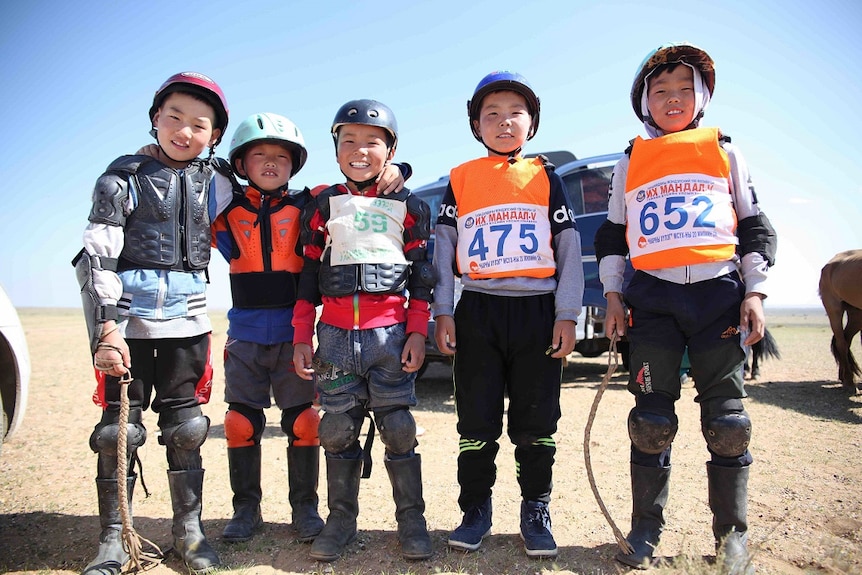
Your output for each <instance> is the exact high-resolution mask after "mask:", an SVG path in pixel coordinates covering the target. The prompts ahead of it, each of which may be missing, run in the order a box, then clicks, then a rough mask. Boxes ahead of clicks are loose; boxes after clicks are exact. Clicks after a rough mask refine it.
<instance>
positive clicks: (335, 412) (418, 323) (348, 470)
mask: <svg viewBox="0 0 862 575" xmlns="http://www.w3.org/2000/svg"><path fill="white" fill-rule="evenodd" d="M331 132H332V137H333V139H334V142H335V149H336V158H337V160H338V165H339V167H340V168H341V172H342V173H343V174H344V176H345V177H346V178H347V182H346V183H344V184H339V185H336V186H332V187H330V188H328V189H327V190H324V191H323V192H321V193H320V195H319V196H318V197H317V198H316V201H315V202H314V203H313V204H312V205H310V206H309V207H308V208H306V209H305V210H303V213H302V218H301V226H302V228H301V232H300V233H301V235H300V241H301V244H302V253H303V256H304V263H303V268H302V273H301V276H300V282H299V293H298V297H297V302H296V306H295V308H294V316H293V326H294V330H295V332H294V340H293V343H294V364H295V367H296V372H297V374H299V375H300V376H301V377H304V378H305V379H309V380H310V379H312V378H316V385H317V391H318V393H319V396H320V404H321V406H322V407H323V409H324V411H325V415H324V416H323V418H322V419H321V421H320V427H319V436H320V444H321V445H322V446H323V448H324V450H325V454H326V470H327V484H328V494H329V497H328V504H329V511H330V512H329V517H328V519H327V521H326V526H325V527H324V528H323V531H321V532H320V535H318V536H317V538H316V539H315V540H314V543H313V544H312V546H311V556H312V557H313V558H315V559H318V560H320V561H333V560H335V559H337V558H338V557H339V555H341V553H342V552H343V550H344V548H345V546H346V545H347V544H348V543H350V542H351V541H352V540H353V539H354V538H355V537H356V518H357V515H358V513H359V504H358V497H359V479H360V474H361V468H362V463H363V459H362V456H363V452H362V449H361V447H360V444H359V439H358V438H359V434H360V429H361V427H362V422H363V419H364V418H365V417H366V416H368V414H369V412H370V413H373V414H374V421H375V423H376V425H377V429H378V430H379V431H380V438H381V440H382V441H383V443H384V445H385V447H386V458H385V465H386V470H387V472H388V473H389V478H390V480H391V482H392V493H393V498H394V499H395V506H396V508H395V517H396V519H397V521H398V538H399V541H400V542H401V551H402V554H403V555H404V557H405V558H408V559H427V558H428V557H430V556H431V555H432V553H433V550H432V547H431V539H430V537H429V535H428V530H427V528H426V524H425V517H424V511H425V502H424V499H423V497H422V475H421V460H420V457H419V455H418V454H417V453H416V452H415V447H416V446H417V445H418V444H417V442H416V423H415V421H414V419H413V415H412V414H411V413H410V407H411V406H414V405H416V395H415V381H416V372H417V371H418V370H419V368H420V367H421V366H422V363H423V361H424V358H425V336H426V332H427V325H428V318H429V315H430V314H429V310H428V302H429V301H430V300H431V288H432V287H433V274H432V270H431V266H430V262H428V261H427V255H426V244H427V240H428V238H429V236H430V210H429V208H428V206H427V205H426V204H425V203H424V202H422V201H421V200H419V199H418V198H417V197H415V196H413V195H411V194H410V193H409V191H408V190H406V189H405V190H402V191H401V192H399V193H395V194H391V195H388V196H385V197H384V196H381V195H380V194H379V193H378V186H377V184H376V179H377V177H378V175H379V174H380V173H381V171H382V170H383V169H384V168H385V166H386V165H387V164H388V163H389V162H390V161H391V160H392V157H393V156H394V155H395V147H396V145H397V141H398V127H397V124H396V122H395V116H394V115H393V114H392V111H391V110H390V109H389V108H388V107H387V106H385V105H384V104H381V103H380V102H377V101H374V100H353V101H350V102H347V103H346V104H344V106H342V107H341V109H339V110H338V112H337V113H336V115H335V120H334V121H333V124H332V130H331ZM405 290H406V291H405ZM408 292H409V298H408V296H407V293H408ZM321 303H322V304H323V310H322V314H321V317H320V321H319V323H318V324H317V338H318V343H319V346H318V349H317V352H316V354H314V355H313V354H312V335H313V333H314V321H315V306H316V305H318V304H321ZM405 304H406V305H405ZM315 374H316V375H315ZM369 471H370V469H369Z"/></svg>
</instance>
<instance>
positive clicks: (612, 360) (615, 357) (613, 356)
mask: <svg viewBox="0 0 862 575" xmlns="http://www.w3.org/2000/svg"><path fill="white" fill-rule="evenodd" d="M619 364H620V363H619V354H618V353H617V334H616V333H614V334H613V335H612V336H611V346H610V349H609V350H608V370H607V372H606V373H605V375H604V377H602V383H601V384H600V385H599V390H598V391H597V392H596V398H595V399H594V400H593V406H592V407H591V408H590V416H589V418H587V426H586V427H585V428H584V462H585V463H586V466H587V477H588V478H589V480H590V488H591V489H592V490H593V495H594V496H595V498H596V503H598V504H599V508H600V509H601V510H602V515H604V516H605V520H606V521H607V522H608V525H610V526H611V529H612V530H613V532H614V538H616V540H617V545H618V546H619V548H620V550H622V552H623V553H625V554H626V555H631V554H632V553H634V549H633V548H632V546H631V545H630V544H629V542H628V541H626V538H625V536H624V535H623V533H622V531H620V529H619V527H617V524H616V523H614V519H613V517H611V514H610V513H609V512H608V508H607V507H605V503H604V501H602V496H601V495H599V488H598V487H597V486H596V479H595V477H593V466H592V464H591V463H590V432H591V431H592V429H593V420H595V418H596V411H597V410H598V408H599V402H600V401H601V399H602V394H603V393H604V392H605V389H606V388H607V387H608V382H610V380H611V376H613V374H614V372H615V371H616V370H617V366H619Z"/></svg>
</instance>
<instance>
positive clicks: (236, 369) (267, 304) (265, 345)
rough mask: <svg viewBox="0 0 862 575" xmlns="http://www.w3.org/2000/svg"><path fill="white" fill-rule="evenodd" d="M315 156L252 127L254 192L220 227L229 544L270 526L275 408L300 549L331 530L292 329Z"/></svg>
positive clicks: (234, 155)
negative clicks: (299, 186)
mask: <svg viewBox="0 0 862 575" xmlns="http://www.w3.org/2000/svg"><path fill="white" fill-rule="evenodd" d="M307 156H308V153H307V151H306V148H305V142H304V140H303V137H302V133H301V132H300V131H299V128H297V127H296V125H295V124H294V123H293V122H291V121H290V120H289V119H288V118H285V117H284V116H280V115H278V114H270V113H261V114H253V115H252V116H250V117H249V118H247V119H246V120H244V121H243V122H242V123H241V124H240V125H239V127H238V128H237V129H236V132H235V133H234V136H233V138H232V140H231V144H230V155H229V157H230V164H231V168H232V170H233V173H234V174H236V175H237V176H239V177H240V178H242V179H244V180H246V181H247V182H248V185H247V186H245V189H244V190H242V193H237V194H236V195H235V197H234V199H233V201H232V202H231V204H230V205H229V206H228V207H227V208H226V209H225V211H224V212H222V214H221V215H220V216H219V217H218V219H217V220H216V221H215V223H214V225H213V244H214V245H215V246H217V247H218V249H219V251H220V252H221V254H222V255H223V256H224V257H225V259H226V260H227V261H228V263H229V264H230V283H231V296H232V299H233V307H231V309H230V311H228V320H229V326H228V332H227V336H228V338H227V343H226V345H225V351H224V370H225V401H226V402H227V404H228V411H227V413H226V414H225V419H224V430H225V439H226V440H227V454H228V465H229V471H230V483H231V488H232V490H233V493H234V495H233V508H234V514H233V517H232V518H231V520H230V521H229V522H228V523H227V525H226V526H225V528H224V532H223V533H222V537H223V538H224V540H225V541H227V542H229V543H235V542H241V541H248V540H249V539H251V538H252V537H253V536H254V532H255V531H256V530H257V529H258V528H259V527H260V526H261V525H263V519H262V516H261V499H262V495H263V494H262V490H261V445H260V442H261V438H262V437H263V432H264V429H265V426H266V416H265V413H264V411H265V409H266V408H268V407H270V405H271V398H272V399H274V400H275V403H276V405H277V406H278V408H279V409H280V410H281V428H282V430H283V431H284V433H285V434H286V435H287V437H288V447H287V478H288V495H287V499H288V501H289V502H290V506H291V517H292V522H293V527H294V529H295V531H296V535H297V539H298V540H299V541H302V542H308V541H311V540H313V539H314V537H315V536H317V534H318V533H320V530H321V529H322V528H323V520H322V519H321V518H320V515H319V514H318V511H317V504H318V497H317V481H318V471H319V458H320V441H319V439H318V424H319V422H320V416H319V415H318V413H317V410H316V409H315V408H314V407H313V406H312V404H313V401H314V388H313V386H311V385H309V384H308V383H307V382H306V381H305V380H303V379H301V378H300V377H298V376H297V374H296V371H295V370H294V366H293V345H292V342H293V326H292V325H291V321H292V319H293V306H294V303H295V302H296V293H297V283H298V281H299V272H300V270H301V269H302V256H301V255H299V254H298V253H297V243H298V240H299V229H300V226H299V215H300V212H301V211H302V209H303V208H304V207H305V206H306V205H308V204H309V203H310V202H311V201H313V200H312V196H311V194H310V193H309V191H308V189H305V190H302V191H297V190H292V191H291V190H289V189H288V183H289V181H290V179H291V178H292V177H293V176H295V175H296V174H297V172H299V171H300V170H301V169H302V167H303V165H304V164H305V161H306V158H307ZM405 166H407V165H406V164H405ZM407 170H408V171H409V166H407ZM408 175H409V173H408ZM380 176H381V181H380V184H379V187H380V188H381V189H386V190H387V191H388V190H389V186H390V185H392V187H393V188H395V190H394V191H397V190H398V189H400V188H401V187H402V185H403V182H404V179H403V177H402V174H401V173H400V171H399V168H398V166H396V165H393V166H388V167H387V169H386V170H384V171H383V172H382V173H381V175H380Z"/></svg>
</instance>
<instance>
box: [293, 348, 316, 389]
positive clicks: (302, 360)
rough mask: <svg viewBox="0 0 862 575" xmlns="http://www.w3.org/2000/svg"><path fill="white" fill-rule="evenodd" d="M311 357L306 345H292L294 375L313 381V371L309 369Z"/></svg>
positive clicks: (309, 349)
mask: <svg viewBox="0 0 862 575" xmlns="http://www.w3.org/2000/svg"><path fill="white" fill-rule="evenodd" d="M312 357H313V353H312V350H311V346H310V345H308V344H307V343H295V344H293V368H294V369H295V370H296V375H298V376H299V377H301V378H302V379H307V380H309V381H311V380H312V379H314V369H313V368H312V367H311V360H312Z"/></svg>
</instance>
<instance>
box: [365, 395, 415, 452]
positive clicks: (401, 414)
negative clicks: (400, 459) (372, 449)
mask: <svg viewBox="0 0 862 575" xmlns="http://www.w3.org/2000/svg"><path fill="white" fill-rule="evenodd" d="M374 419H375V421H376V423H377V429H379V430H380V440H381V441H383V445H385V446H386V449H387V450H388V451H389V452H390V453H392V454H394V455H405V454H407V453H409V452H410V451H412V450H413V448H414V447H416V446H417V445H418V443H417V442H416V420H415V419H413V414H412V413H410V410H409V409H407V407H397V408H395V409H392V410H378V411H375V412H374Z"/></svg>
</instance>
